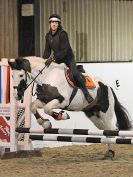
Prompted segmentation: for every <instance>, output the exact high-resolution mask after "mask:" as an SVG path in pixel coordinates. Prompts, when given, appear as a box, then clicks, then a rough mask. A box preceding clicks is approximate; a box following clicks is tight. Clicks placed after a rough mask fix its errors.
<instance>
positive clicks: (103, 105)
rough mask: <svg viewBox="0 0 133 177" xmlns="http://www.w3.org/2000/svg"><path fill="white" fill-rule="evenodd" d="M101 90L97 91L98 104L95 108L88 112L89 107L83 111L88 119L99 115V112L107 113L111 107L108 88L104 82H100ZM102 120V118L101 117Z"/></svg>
mask: <svg viewBox="0 0 133 177" xmlns="http://www.w3.org/2000/svg"><path fill="white" fill-rule="evenodd" d="M98 84H99V89H98V91H97V103H96V105H95V106H93V107H92V108H90V109H88V110H87V107H86V108H85V109H84V110H83V111H84V113H85V114H86V115H87V117H91V116H94V115H95V114H97V115H99V114H98V113H99V111H102V112H104V113H105V112H106V111H107V110H108V107H109V99H108V87H107V86H106V85H104V84H103V83H102V82H98ZM99 118H100V116H99Z"/></svg>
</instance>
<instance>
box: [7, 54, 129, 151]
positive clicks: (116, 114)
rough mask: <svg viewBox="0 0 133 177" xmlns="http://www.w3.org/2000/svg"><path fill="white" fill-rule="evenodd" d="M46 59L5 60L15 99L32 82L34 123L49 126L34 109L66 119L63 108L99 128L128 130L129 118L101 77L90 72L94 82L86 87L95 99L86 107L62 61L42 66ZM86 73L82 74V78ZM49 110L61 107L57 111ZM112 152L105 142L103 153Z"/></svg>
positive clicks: (22, 94) (80, 93) (19, 96)
mask: <svg viewBox="0 0 133 177" xmlns="http://www.w3.org/2000/svg"><path fill="white" fill-rule="evenodd" d="M45 62H46V60H44V59H43V58H40V57H24V58H17V59H14V60H13V59H12V60H9V65H10V66H11V69H12V70H13V72H12V73H13V79H14V92H15V98H16V99H17V100H21V99H22V97H23V96H24V91H25V90H26V89H27V87H28V86H29V85H30V84H31V83H32V82H35V83H36V84H37V87H36V95H37V98H36V100H35V101H33V102H32V103H31V107H30V108H31V112H32V113H33V114H34V116H35V117H36V119H37V122H38V123H39V124H40V125H42V126H43V127H44V128H51V126H52V125H51V122H50V121H49V120H48V119H44V118H43V117H42V116H41V115H40V114H39V112H38V111H37V109H38V108H39V109H40V108H42V109H44V112H45V113H46V114H48V115H50V116H52V117H53V118H54V119H56V120H61V119H62V120H64V119H68V118H70V117H69V115H68V114H67V113H66V112H65V111H64V110H68V111H83V112H84V113H85V115H86V116H87V117H88V118H89V119H90V120H91V121H92V122H93V123H94V125H95V126H96V127H97V128H98V129H102V130H129V129H131V128H132V125H131V120H130V117H129V115H128V113H127V111H126V110H125V108H124V107H123V106H122V105H121V104H120V102H119V101H118V99H117V97H116V95H115V93H114V91H113V89H112V88H111V87H110V86H108V85H107V84H106V83H105V82H104V81H103V80H102V79H101V78H99V77H97V76H94V75H91V79H92V81H93V83H94V85H95V87H94V88H89V89H88V90H89V92H90V94H91V95H92V97H93V98H94V99H95V100H97V101H96V104H94V105H93V106H90V105H89V104H88V102H87V101H86V99H85V97H84V94H83V93H82V91H81V89H80V88H78V87H76V86H75V87H72V86H71V85H70V83H68V81H67V79H66V72H67V71H68V69H67V67H66V66H65V64H56V63H54V62H52V63H51V65H50V66H49V67H46V66H45ZM86 75H87V74H86V73H82V77H85V76H86ZM53 109H61V111H60V112H59V113H56V112H54V111H53ZM110 153H112V154H114V151H113V147H112V145H111V144H108V151H107V154H110Z"/></svg>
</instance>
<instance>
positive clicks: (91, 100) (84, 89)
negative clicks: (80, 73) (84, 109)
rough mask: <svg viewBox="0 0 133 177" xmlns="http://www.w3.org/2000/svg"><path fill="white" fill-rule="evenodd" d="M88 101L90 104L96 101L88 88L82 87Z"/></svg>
mask: <svg viewBox="0 0 133 177" xmlns="http://www.w3.org/2000/svg"><path fill="white" fill-rule="evenodd" d="M81 90H82V92H83V94H84V96H85V98H86V100H87V102H88V103H89V104H90V103H92V102H93V101H94V99H93V98H92V96H91V95H90V93H89V92H88V90H87V89H86V88H81Z"/></svg>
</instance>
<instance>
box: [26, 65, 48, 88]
mask: <svg viewBox="0 0 133 177" xmlns="http://www.w3.org/2000/svg"><path fill="white" fill-rule="evenodd" d="M46 67H47V66H46V65H45V66H44V67H43V68H42V69H41V70H40V71H39V73H38V74H37V75H36V77H35V78H34V79H33V80H32V81H31V82H30V83H29V84H28V85H27V86H26V88H25V90H26V89H27V88H28V87H29V86H30V85H31V84H32V83H33V82H34V81H35V80H36V78H37V77H38V76H39V75H40V74H42V72H43V70H44V69H45V68H46Z"/></svg>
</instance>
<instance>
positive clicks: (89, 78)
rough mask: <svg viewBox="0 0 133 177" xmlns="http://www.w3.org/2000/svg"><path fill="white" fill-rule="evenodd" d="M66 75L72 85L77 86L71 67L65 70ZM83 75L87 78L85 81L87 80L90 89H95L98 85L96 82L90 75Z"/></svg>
mask: <svg viewBox="0 0 133 177" xmlns="http://www.w3.org/2000/svg"><path fill="white" fill-rule="evenodd" d="M65 76H66V80H67V82H68V83H69V84H70V86H72V87H77V86H76V83H75V81H74V80H73V78H72V76H71V74H70V72H69V69H67V70H65ZM83 77H84V78H85V81H86V83H85V85H86V87H87V88H88V89H93V88H95V87H96V85H95V84H94V82H93V80H92V79H91V77H90V76H88V75H87V76H86V75H85V76H84V75H83Z"/></svg>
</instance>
